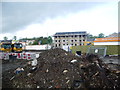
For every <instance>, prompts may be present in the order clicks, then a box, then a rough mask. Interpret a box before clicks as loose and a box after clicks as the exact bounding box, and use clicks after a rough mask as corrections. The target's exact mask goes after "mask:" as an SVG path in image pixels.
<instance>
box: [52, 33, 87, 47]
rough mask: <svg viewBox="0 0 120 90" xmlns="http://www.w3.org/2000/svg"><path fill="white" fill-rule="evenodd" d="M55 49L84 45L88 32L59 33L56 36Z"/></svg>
mask: <svg viewBox="0 0 120 90" xmlns="http://www.w3.org/2000/svg"><path fill="white" fill-rule="evenodd" d="M53 37H54V47H55V48H63V47H65V46H78V45H83V44H84V41H87V33H86V31H82V32H59V33H56V34H55V35H54V36H53Z"/></svg>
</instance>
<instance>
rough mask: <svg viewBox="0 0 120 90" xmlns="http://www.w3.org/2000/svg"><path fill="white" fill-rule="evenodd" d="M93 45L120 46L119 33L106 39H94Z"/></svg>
mask: <svg viewBox="0 0 120 90" xmlns="http://www.w3.org/2000/svg"><path fill="white" fill-rule="evenodd" d="M94 45H120V32H119V33H113V34H111V35H109V36H108V37H106V38H96V39H95V41H94Z"/></svg>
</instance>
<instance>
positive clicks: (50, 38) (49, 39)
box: [48, 36, 53, 44]
mask: <svg viewBox="0 0 120 90" xmlns="http://www.w3.org/2000/svg"><path fill="white" fill-rule="evenodd" d="M52 42H53V40H52V37H51V36H49V37H48V44H52Z"/></svg>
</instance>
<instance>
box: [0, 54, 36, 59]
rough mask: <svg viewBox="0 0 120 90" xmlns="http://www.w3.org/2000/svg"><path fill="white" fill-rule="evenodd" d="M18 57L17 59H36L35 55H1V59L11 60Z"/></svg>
mask: <svg viewBox="0 0 120 90" xmlns="http://www.w3.org/2000/svg"><path fill="white" fill-rule="evenodd" d="M14 57H16V59H25V60H32V59H36V54H35V53H0V59H4V60H9V59H11V58H14Z"/></svg>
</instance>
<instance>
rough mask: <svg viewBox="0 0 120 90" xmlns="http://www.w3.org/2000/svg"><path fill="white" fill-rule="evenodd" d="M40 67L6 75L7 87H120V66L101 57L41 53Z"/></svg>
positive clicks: (38, 65) (4, 81) (54, 50)
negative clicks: (103, 60) (111, 64)
mask: <svg viewBox="0 0 120 90" xmlns="http://www.w3.org/2000/svg"><path fill="white" fill-rule="evenodd" d="M37 60H38V64H37V66H31V65H29V64H24V66H23V65H22V66H20V67H22V68H24V71H22V72H19V73H15V69H11V70H8V71H5V72H4V73H3V76H2V77H3V88H75V89H78V88H84V89H90V88H102V89H104V88H112V89H117V88H120V86H119V85H120V83H119V82H120V76H119V74H120V65H117V64H116V65H114V68H115V69H112V68H110V64H104V63H103V62H102V60H101V59H100V58H99V57H98V56H97V55H93V54H90V55H83V56H80V57H78V56H75V55H74V54H72V53H69V52H66V51H64V50H62V49H59V48H56V49H50V50H47V51H44V52H42V53H40V57H39V58H38V59H37Z"/></svg>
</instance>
